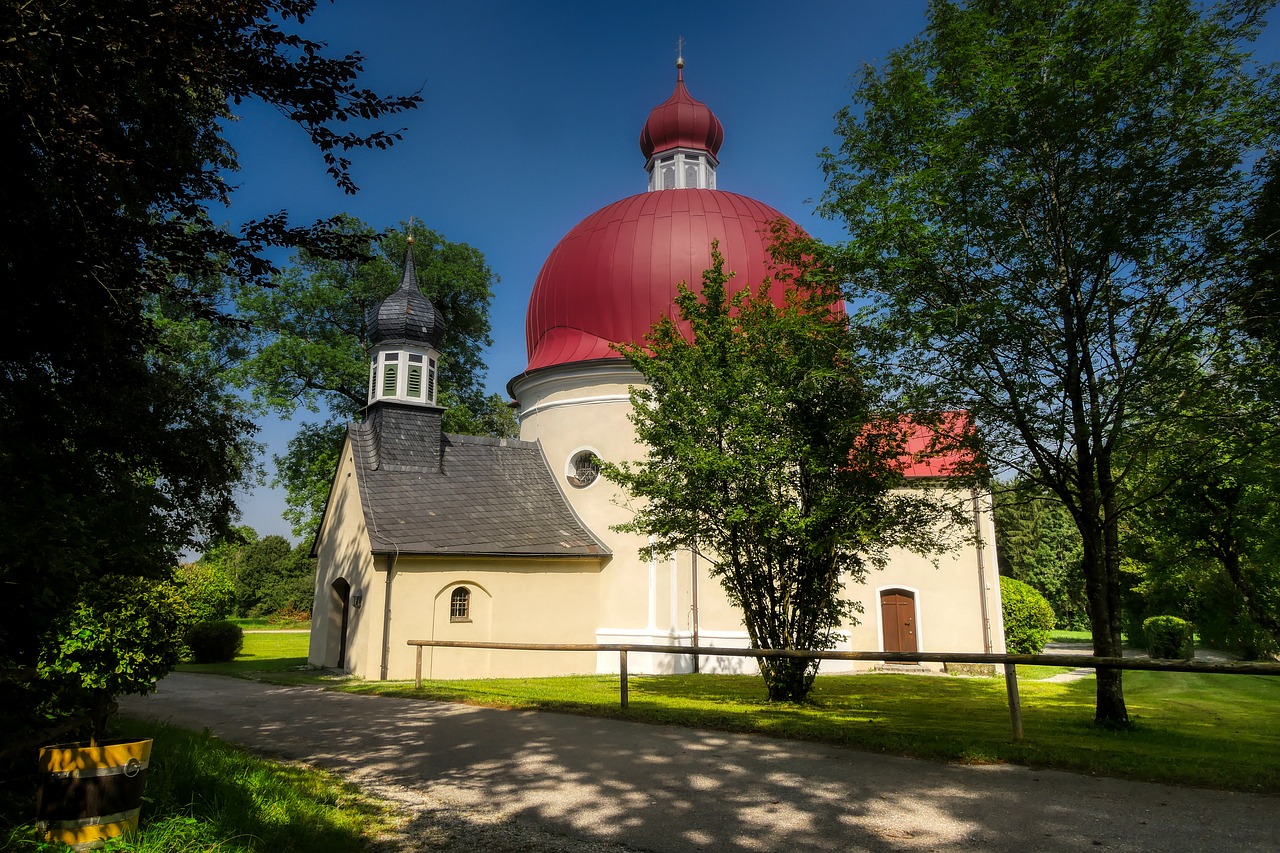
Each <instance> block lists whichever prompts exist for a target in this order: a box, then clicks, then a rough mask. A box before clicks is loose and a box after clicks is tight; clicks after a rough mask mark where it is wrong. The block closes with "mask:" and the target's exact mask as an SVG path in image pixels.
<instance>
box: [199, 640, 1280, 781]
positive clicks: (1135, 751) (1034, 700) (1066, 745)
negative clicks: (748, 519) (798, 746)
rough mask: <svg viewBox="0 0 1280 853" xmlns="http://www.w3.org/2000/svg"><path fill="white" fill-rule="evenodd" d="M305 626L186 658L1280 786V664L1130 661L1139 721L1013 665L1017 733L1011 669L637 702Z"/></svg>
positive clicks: (397, 688) (392, 686)
mask: <svg viewBox="0 0 1280 853" xmlns="http://www.w3.org/2000/svg"><path fill="white" fill-rule="evenodd" d="M306 641H307V635H305V634H282V635H277V634H250V635H248V636H246V637H245V653H244V654H243V655H242V656H241V657H240V658H238V659H237V660H236V661H235V662H233V663H230V664H209V665H203V666H195V665H185V666H183V667H182V669H183V670H184V671H188V672H212V673H219V674H224V675H241V676H246V677H251V678H260V679H264V680H270V681H272V682H279V683H311V684H322V685H325V686H328V687H330V688H332V689H337V690H344V691H349V692H352V693H367V694H383V695H395V696H407V697H418V698H423V699H436V700H444V701H450V702H467V703H471V704H480V705H492V706H496V707H504V708H529V709H545V710H556V711H567V712H570V713H577V714H586V715H591V716H602V717H624V716H625V717H626V718H627V719H634V720H641V721H646V722H653V723H664V724H671V725H688V726H697V727H702V728H711V729H720V730H725V731H741V732H758V733H761V734H767V735H773V736H777V737H792V738H803V739H806V740H816V741H822V742H827V743H836V744H842V745H847V746H852V747H856V748H858V749H867V750H873V751H877V752H887V753H895V754H899V755H913V756H919V757H922V758H931V759H942V760H952V761H966V762H982V763H986V762H1004V761H1008V762H1015V763H1019V764H1028V765H1032V766H1036V767H1055V768H1060V769H1069V770H1078V771H1084V772H1089V773H1098V774H1102V775H1109V776H1120V777H1126V778H1135V779H1148V780H1153V781H1162V782H1174V783H1183V784H1192V785H1203V786H1209V787H1219V788H1230V789H1234V790H1243V791H1264V792H1269V793H1280V726H1277V725H1276V720H1277V709H1280V677H1269V676H1247V675H1202V674H1188V673H1154V672H1128V673H1126V674H1125V679H1124V684H1125V697H1126V699H1127V701H1128V706H1129V714H1130V716H1131V718H1132V720H1133V726H1132V727H1131V728H1130V729H1129V730H1126V731H1109V730H1106V729H1101V728H1099V727H1097V726H1094V725H1093V702H1094V681H1093V679H1092V678H1091V677H1087V678H1084V679H1082V680H1080V681H1075V682H1071V683H1065V684H1061V683H1049V682H1046V681H1043V680H1042V679H1045V678H1048V677H1049V676H1051V675H1054V674H1056V673H1060V672H1069V671H1070V670H1069V669H1067V668H1065V667H1019V668H1018V674H1019V689H1020V694H1021V698H1022V708H1023V727H1024V732H1025V741H1024V742H1023V743H1021V744H1015V743H1013V742H1012V738H1011V735H1010V723H1009V712H1008V705H1007V701H1006V698H1005V683H1004V678H1003V677H996V678H956V677H945V676H944V677H932V678H929V677H922V676H914V675H896V674H874V675H857V676H841V675H832V676H822V677H819V678H818V680H817V682H816V686H815V688H814V692H813V703H812V704H810V705H778V704H770V703H769V702H768V701H767V700H766V695H765V691H764V685H763V683H762V682H761V680H760V679H759V678H758V677H756V676H725V675H696V676H695V675H673V676H633V677H632V678H631V679H630V694H631V702H630V705H631V707H630V709H629V710H628V711H627V712H626V713H625V714H624V713H623V712H622V710H621V709H620V707H619V702H618V679H617V677H616V676H600V675H586V676H575V677H569V678H528V679H482V680H474V681H431V682H424V684H423V688H422V689H421V690H417V689H415V688H414V686H413V685H412V684H411V683H405V682H369V681H351V680H340V679H334V678H332V677H325V676H321V675H318V674H317V673H316V672H315V671H306V670H303V669H299V667H302V666H304V665H305V662H306V661H305V658H306Z"/></svg>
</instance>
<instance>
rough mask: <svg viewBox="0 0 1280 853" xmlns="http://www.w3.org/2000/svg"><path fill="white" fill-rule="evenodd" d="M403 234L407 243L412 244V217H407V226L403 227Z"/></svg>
mask: <svg viewBox="0 0 1280 853" xmlns="http://www.w3.org/2000/svg"><path fill="white" fill-rule="evenodd" d="M405 232H406V234H407V235H408V238H409V243H410V244H412V243H413V217H412V216H410V217H409V224H408V225H407V226H405Z"/></svg>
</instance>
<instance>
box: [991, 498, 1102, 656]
mask: <svg viewBox="0 0 1280 853" xmlns="http://www.w3.org/2000/svg"><path fill="white" fill-rule="evenodd" d="M993 498H994V510H995V521H996V555H997V558H998V560H999V564H1000V574H1001V575H1002V576H1005V577H1011V578H1015V579H1016V580H1020V581H1022V582H1023V583H1026V584H1027V585H1029V586H1031V587H1032V588H1034V589H1035V590H1036V591H1037V592H1039V593H1040V594H1041V595H1043V596H1044V597H1045V598H1046V599H1047V600H1048V601H1049V604H1050V606H1052V607H1053V612H1054V615H1055V617H1056V619H1057V625H1058V627H1060V628H1064V629H1067V630H1071V631H1083V630H1087V629H1088V627H1089V622H1088V615H1087V614H1086V612H1085V600H1084V571H1083V569H1082V567H1081V556H1082V553H1083V552H1082V549H1081V547H1080V531H1079V530H1078V529H1076V525H1075V522H1074V521H1072V520H1071V513H1069V512H1068V511H1067V508H1066V507H1065V506H1063V505H1062V502H1061V501H1060V500H1058V499H1057V497H1055V496H1054V495H1053V494H1052V493H1049V492H1046V491H1045V490H1044V489H1040V488H1035V487H1031V486H1028V485H1027V484H1026V483H1025V482H1022V481H1020V480H1014V481H1013V482H1012V483H1009V484H1006V485H1004V486H999V487H997V488H996V490H995V493H994V495H993Z"/></svg>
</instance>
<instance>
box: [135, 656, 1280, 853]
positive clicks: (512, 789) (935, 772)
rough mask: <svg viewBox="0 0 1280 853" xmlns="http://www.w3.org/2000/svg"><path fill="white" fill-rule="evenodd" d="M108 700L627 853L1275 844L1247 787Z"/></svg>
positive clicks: (332, 705) (407, 707) (665, 731)
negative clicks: (1226, 789)
mask: <svg viewBox="0 0 1280 853" xmlns="http://www.w3.org/2000/svg"><path fill="white" fill-rule="evenodd" d="M122 705H123V710H124V711H125V712H126V713H128V714H130V715H133V716H152V717H156V718H159V719H162V720H168V721H170V722H172V723H175V724H177V725H181V726H187V727H191V728H202V727H205V726H208V727H209V728H210V729H212V730H213V732H214V733H215V734H217V735H218V736H220V737H223V738H226V739H228V740H231V741H234V742H236V743H241V744H244V745H246V746H250V747H254V748H257V749H262V750H266V751H269V752H272V753H275V754H278V755H283V756H286V757H290V758H296V759H302V760H305V761H308V762H311V763H314V764H317V765H320V766H323V767H327V768H330V769H333V770H336V771H338V772H340V773H341V774H343V775H344V776H346V777H347V778H350V779H352V780H353V781H355V782H357V783H377V784H380V785H384V786H385V785H387V784H392V785H397V786H404V787H406V788H410V789H416V790H418V791H422V792H424V793H427V794H430V795H431V796H433V797H435V798H438V799H439V800H442V801H444V802H448V803H452V804H456V805H457V806H458V807H460V808H472V809H476V808H479V809H483V810H485V812H486V813H490V814H493V815H497V816H502V817H507V818H510V819H512V820H514V821H517V822H520V823H523V824H533V825H536V826H538V827H540V828H542V829H546V830H549V831H551V832H553V833H555V834H557V835H560V836H562V837H564V838H566V839H568V840H570V841H572V839H583V840H590V841H595V842H620V843H622V844H625V845H628V846H629V847H631V848H635V849H639V850H649V851H673V853H684V851H695V850H715V851H719V850H726V851H734V850H743V851H766V850H768V851H772V850H820V851H826V850H830V851H871V853H887V851H920V850H928V851H952V850H987V851H1011V853H1012V851H1019V853H1023V851H1079V850H1095V849H1096V850H1111V851H1161V853H1181V851H1186V853H1201V851H1217V850H1224V851H1226V850H1229V851H1232V853H1246V851H1249V852H1252V851H1257V853H1262V851H1268V853H1274V851H1276V850H1278V849H1280V799H1277V798H1274V797H1262V796H1256V795H1250V794H1230V793H1222V792H1217V791H1203V790H1195V789H1185V788H1173V787H1168V786H1164V785H1152V784H1145V783H1137V782H1123V781H1118V780H1113V779H1098V778H1091V777H1086V776H1078V775H1075V774H1070V773H1060V772H1055V771H1043V770H1030V769H1027V768H1022V767H1007V766H999V767H968V766H960V765H942V764H933V763H930V762H925V761H916V760H912V759H904V758H896V757H888V756H882V755H875V754H871V753H862V752H857V751H854V750H848V749H841V748H837V747H827V746H821V745H815V744H806V743H797V742H791V741H779V740H772V739H768V738H762V737H754V736H742V735H730V734H722V733H715V732H705V731H697V730H691V729H683V728H674V727H663V726H650V725H644V724H638V723H627V722H620V721H616V720H596V719H589V718H582V717H573V716H567V715H561V714H552V713H540V712H517V711H500V710H494V709H487V708H473V707H468V706H463V705H449V704H438V703H432V702H419V701H413V700H406V699H392V698H385V697H371V696H353V695H348V694H343V693H335V692H328V691H324V690H321V689H318V688H310V687H276V686H271V685H265V684H259V683H256V682H252V681H244V680H239V679H233V678H223V677H218V676H201V675H191V674H185V673H179V674H174V675H171V676H169V677H168V678H166V679H165V680H164V681H163V682H161V684H160V689H159V691H158V692H157V693H155V694H154V695H152V696H149V697H146V698H141V699H140V698H129V699H126V700H124V701H123V702H122ZM570 847H572V844H570ZM512 849H515V848H512Z"/></svg>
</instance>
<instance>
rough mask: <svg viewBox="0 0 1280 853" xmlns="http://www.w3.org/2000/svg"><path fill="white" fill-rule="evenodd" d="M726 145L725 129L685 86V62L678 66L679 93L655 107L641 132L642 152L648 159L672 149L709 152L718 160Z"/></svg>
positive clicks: (677, 81)
mask: <svg viewBox="0 0 1280 853" xmlns="http://www.w3.org/2000/svg"><path fill="white" fill-rule="evenodd" d="M723 142H724V126H723V125H722V124H720V119H718V118H716V116H715V113H713V112H711V108H710V107H708V106H707V105H706V104H704V103H702V101H696V100H694V98H693V96H692V95H690V94H689V90H688V89H686V88H685V87H684V63H683V61H682V62H679V63H677V64H676V90H675V91H674V92H672V93H671V97H670V98H667V100H666V101H664V102H663V103H661V104H659V105H658V106H656V107H654V108H653V112H651V113H649V120H648V121H646V122H645V123H644V129H643V130H641V131H640V151H641V152H643V154H644V156H645V159H648V158H650V157H652V156H653V155H654V154H661V153H662V152H663V151H670V150H671V149H673V148H693V149H697V150H699V151H708V152H710V153H711V156H712V157H715V156H716V155H717V154H718V153H719V151H720V145H721V144H722V143H723Z"/></svg>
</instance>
